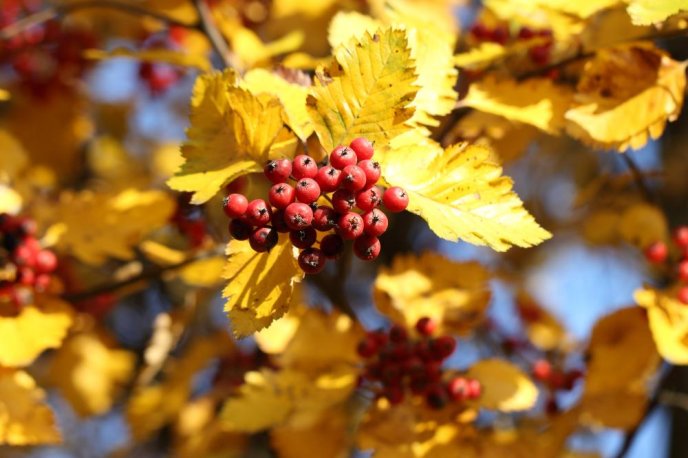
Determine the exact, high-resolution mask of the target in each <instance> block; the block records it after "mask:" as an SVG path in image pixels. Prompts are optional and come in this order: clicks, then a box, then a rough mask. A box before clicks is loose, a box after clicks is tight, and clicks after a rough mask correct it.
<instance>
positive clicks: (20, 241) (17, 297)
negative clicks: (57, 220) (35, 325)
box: [0, 213, 57, 309]
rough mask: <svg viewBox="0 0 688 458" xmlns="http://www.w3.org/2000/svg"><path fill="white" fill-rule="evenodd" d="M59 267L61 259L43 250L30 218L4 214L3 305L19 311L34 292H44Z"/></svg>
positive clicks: (0, 237)
mask: <svg viewBox="0 0 688 458" xmlns="http://www.w3.org/2000/svg"><path fill="white" fill-rule="evenodd" d="M56 268H57V257H56V256H55V254H54V253H53V252H52V251H50V250H47V249H43V248H41V245H40V243H39V242H38V240H37V239H36V224H35V223H34V222H33V221H32V220H30V219H26V218H20V217H16V216H12V215H8V214H5V213H3V214H0V302H7V301H9V302H11V303H12V304H13V305H14V306H15V308H17V309H18V308H19V307H20V306H21V305H22V304H24V303H26V300H30V297H29V296H28V295H27V294H25V293H27V292H30V291H31V290H35V291H44V290H45V289H46V288H47V287H48V285H49V284H50V281H51V279H52V273H53V272H54V271H55V269H56Z"/></svg>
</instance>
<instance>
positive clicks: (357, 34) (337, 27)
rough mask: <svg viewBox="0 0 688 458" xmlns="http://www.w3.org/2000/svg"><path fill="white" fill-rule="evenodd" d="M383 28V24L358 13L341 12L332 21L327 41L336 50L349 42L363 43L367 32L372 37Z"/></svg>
mask: <svg viewBox="0 0 688 458" xmlns="http://www.w3.org/2000/svg"><path fill="white" fill-rule="evenodd" d="M382 26H383V24H382V22H380V21H378V20H377V19H374V18H372V17H370V16H368V15H365V14H362V13H359V12H357V11H340V12H338V13H337V14H335V16H334V17H333V18H332V20H331V21H330V26H329V27H328V28H327V41H328V42H329V43H330V46H331V47H332V49H334V48H336V47H338V46H341V45H344V44H346V43H347V42H348V41H349V40H357V41H361V40H362V39H363V38H364V37H365V35H366V32H367V33H368V34H370V35H372V34H374V33H375V32H376V31H377V29H379V28H381V27H382Z"/></svg>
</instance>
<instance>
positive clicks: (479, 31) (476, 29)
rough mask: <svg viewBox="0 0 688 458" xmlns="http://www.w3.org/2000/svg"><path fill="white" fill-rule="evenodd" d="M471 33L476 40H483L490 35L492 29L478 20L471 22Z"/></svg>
mask: <svg viewBox="0 0 688 458" xmlns="http://www.w3.org/2000/svg"><path fill="white" fill-rule="evenodd" d="M471 35H473V36H474V37H475V38H476V39H477V40H479V41H483V40H486V39H488V38H489V37H490V36H491V35H492V31H491V30H490V29H489V28H488V27H487V26H486V25H485V24H482V23H480V22H478V23H477V24H473V26H471Z"/></svg>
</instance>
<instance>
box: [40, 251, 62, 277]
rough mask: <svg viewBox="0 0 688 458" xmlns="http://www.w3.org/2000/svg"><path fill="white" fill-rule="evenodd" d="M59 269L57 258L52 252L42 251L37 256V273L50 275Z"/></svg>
mask: <svg viewBox="0 0 688 458" xmlns="http://www.w3.org/2000/svg"><path fill="white" fill-rule="evenodd" d="M56 268H57V257H56V256H55V253H53V252H52V251H50V250H41V251H39V252H38V253H37V254H36V272H38V273H39V274H49V273H51V272H53V271H54V270H55V269H56Z"/></svg>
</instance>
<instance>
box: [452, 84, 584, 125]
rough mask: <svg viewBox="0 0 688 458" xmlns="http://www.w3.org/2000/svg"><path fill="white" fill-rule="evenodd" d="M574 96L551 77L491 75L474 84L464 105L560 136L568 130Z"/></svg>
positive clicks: (469, 89) (463, 101)
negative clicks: (519, 78) (567, 118)
mask: <svg viewBox="0 0 688 458" xmlns="http://www.w3.org/2000/svg"><path fill="white" fill-rule="evenodd" d="M571 95H572V94H571V92H570V90H569V89H568V88H567V87H566V86H561V85H556V84H554V83H553V82H552V81H551V80H550V79H548V78H531V79H528V80H525V81H522V82H517V81H515V80H510V79H497V77H494V76H487V77H485V78H483V79H482V80H480V81H477V82H475V83H472V84H471V85H470V87H469V88H468V94H466V97H465V98H464V99H462V100H461V102H460V103H461V105H463V106H468V107H472V108H475V109H476V110H480V111H485V112H487V113H492V114H495V115H499V116H503V117H504V118H506V119H509V120H511V121H519V122H522V123H524V124H530V125H531V126H535V127H537V128H538V129H540V130H543V131H545V132H548V133H551V134H556V133H559V132H560V131H561V130H562V129H563V127H564V124H565V120H564V113H565V112H566V110H567V109H568V108H569V106H570V104H571Z"/></svg>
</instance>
